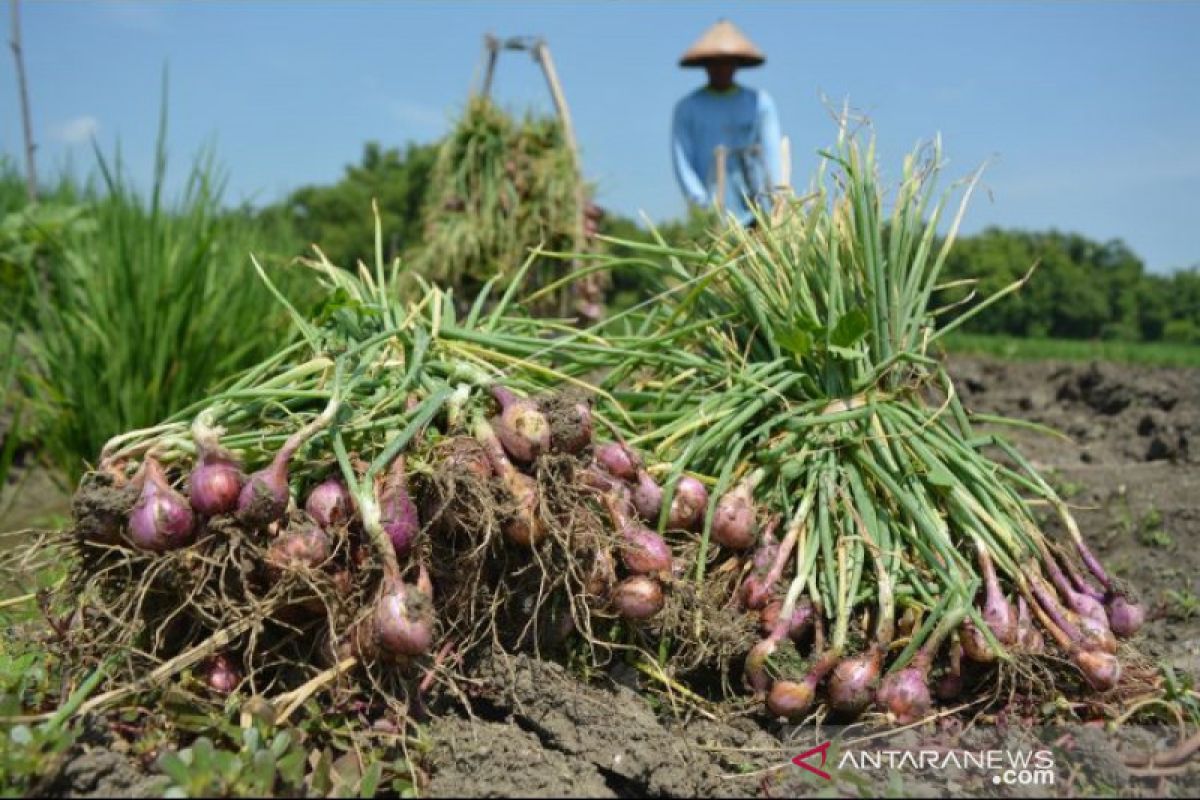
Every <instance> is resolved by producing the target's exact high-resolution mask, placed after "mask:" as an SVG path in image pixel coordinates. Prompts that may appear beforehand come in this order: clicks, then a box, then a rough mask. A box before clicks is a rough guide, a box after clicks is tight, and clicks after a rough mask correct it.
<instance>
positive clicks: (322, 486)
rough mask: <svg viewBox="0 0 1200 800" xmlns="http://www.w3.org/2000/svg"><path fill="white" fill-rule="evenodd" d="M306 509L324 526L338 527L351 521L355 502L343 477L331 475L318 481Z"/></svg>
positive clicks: (306, 503) (307, 501) (309, 496)
mask: <svg viewBox="0 0 1200 800" xmlns="http://www.w3.org/2000/svg"><path fill="white" fill-rule="evenodd" d="M304 510H305V511H307V512H308V515H309V516H310V517H312V518H313V519H314V520H316V522H317V524H318V525H320V526H321V527H322V528H336V527H340V526H342V525H345V524H346V523H347V522H349V521H350V517H351V515H352V514H353V513H354V504H353V501H352V500H351V499H350V491H349V490H348V489H347V488H346V484H345V483H343V482H342V479H341V478H336V477H330V478H326V479H325V480H323V481H321V482H320V483H318V484H317V485H316V486H314V487H313V490H312V491H311V492H309V493H308V500H306V501H305V503H304Z"/></svg>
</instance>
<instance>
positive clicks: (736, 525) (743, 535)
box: [712, 482, 757, 550]
mask: <svg viewBox="0 0 1200 800" xmlns="http://www.w3.org/2000/svg"><path fill="white" fill-rule="evenodd" d="M752 493H753V489H752V486H751V485H750V483H749V482H743V483H742V484H739V485H738V487H737V488H736V489H734V490H733V491H732V492H729V493H728V494H726V495H724V496H723V497H722V498H721V499H720V500H718V501H717V507H716V509H714V511H713V521H712V539H713V541H715V542H716V543H717V544H719V545H721V546H722V547H726V548H728V549H730V550H749V549H750V548H751V547H753V546H754V539H755V534H756V533H757V531H756V530H755V526H754V517H755V513H754V498H753V494H752Z"/></svg>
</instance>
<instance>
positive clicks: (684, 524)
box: [667, 475, 708, 531]
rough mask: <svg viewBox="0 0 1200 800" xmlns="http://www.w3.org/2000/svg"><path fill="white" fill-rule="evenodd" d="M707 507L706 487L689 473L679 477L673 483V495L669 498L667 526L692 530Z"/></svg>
mask: <svg viewBox="0 0 1200 800" xmlns="http://www.w3.org/2000/svg"><path fill="white" fill-rule="evenodd" d="M707 508H708V489H705V488H704V484H703V483H701V482H700V481H698V480H696V479H695V478H693V477H692V476H690V475H684V476H682V477H680V479H679V481H678V482H677V483H676V484H675V496H674V497H672V498H671V510H670V512H669V513H668V514H667V527H668V528H672V529H674V530H681V531H686V530H694V529H695V528H697V527H698V526H699V524H700V522H701V520H703V519H704V512H705V510H706V509H707Z"/></svg>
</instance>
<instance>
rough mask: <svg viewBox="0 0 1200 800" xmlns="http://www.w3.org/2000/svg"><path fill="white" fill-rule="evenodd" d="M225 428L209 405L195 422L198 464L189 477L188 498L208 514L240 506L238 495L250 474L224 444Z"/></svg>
mask: <svg viewBox="0 0 1200 800" xmlns="http://www.w3.org/2000/svg"><path fill="white" fill-rule="evenodd" d="M222 433H223V431H222V430H221V429H220V428H218V427H216V426H215V424H214V422H213V411H212V409H206V410H205V411H202V412H201V413H200V414H198V415H197V416H196V419H195V421H193V422H192V438H193V439H194V440H195V442H196V466H195V467H193V468H192V474H191V475H190V476H189V478H188V500H189V502H191V504H192V508H194V509H195V510H196V511H197V512H199V513H201V514H204V515H205V516H209V517H211V516H214V515H216V514H227V513H229V512H231V511H233V510H234V509H236V508H237V504H238V495H239V494H240V493H241V491H242V482H243V481H245V479H246V476H245V475H244V474H243V473H242V469H241V466H240V465H239V464H238V462H237V460H236V459H235V458H234V457H233V455H232V454H231V453H230V452H229V451H227V450H225V449H224V448H223V447H221V445H220V436H221V434H222Z"/></svg>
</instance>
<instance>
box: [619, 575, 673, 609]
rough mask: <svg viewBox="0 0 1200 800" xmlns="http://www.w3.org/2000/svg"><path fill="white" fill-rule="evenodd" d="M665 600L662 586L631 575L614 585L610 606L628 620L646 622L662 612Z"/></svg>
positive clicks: (653, 581) (640, 576) (656, 582)
mask: <svg viewBox="0 0 1200 800" xmlns="http://www.w3.org/2000/svg"><path fill="white" fill-rule="evenodd" d="M664 602H665V600H664V598H663V590H662V584H660V583H659V582H658V581H656V580H655V579H654V578H650V577H647V576H645V575H633V576H631V577H628V578H626V579H625V580H623V581H621V582H620V583H618V584H617V585H616V587H615V588H614V589H613V591H612V604H613V607H614V608H615V609H616V610H617V613H618V614H620V615H621V617H623V618H624V619H628V620H646V619H650V618H651V617H653V616H654V615H655V614H657V613H658V612H659V611H662V608H663V604H664Z"/></svg>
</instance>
